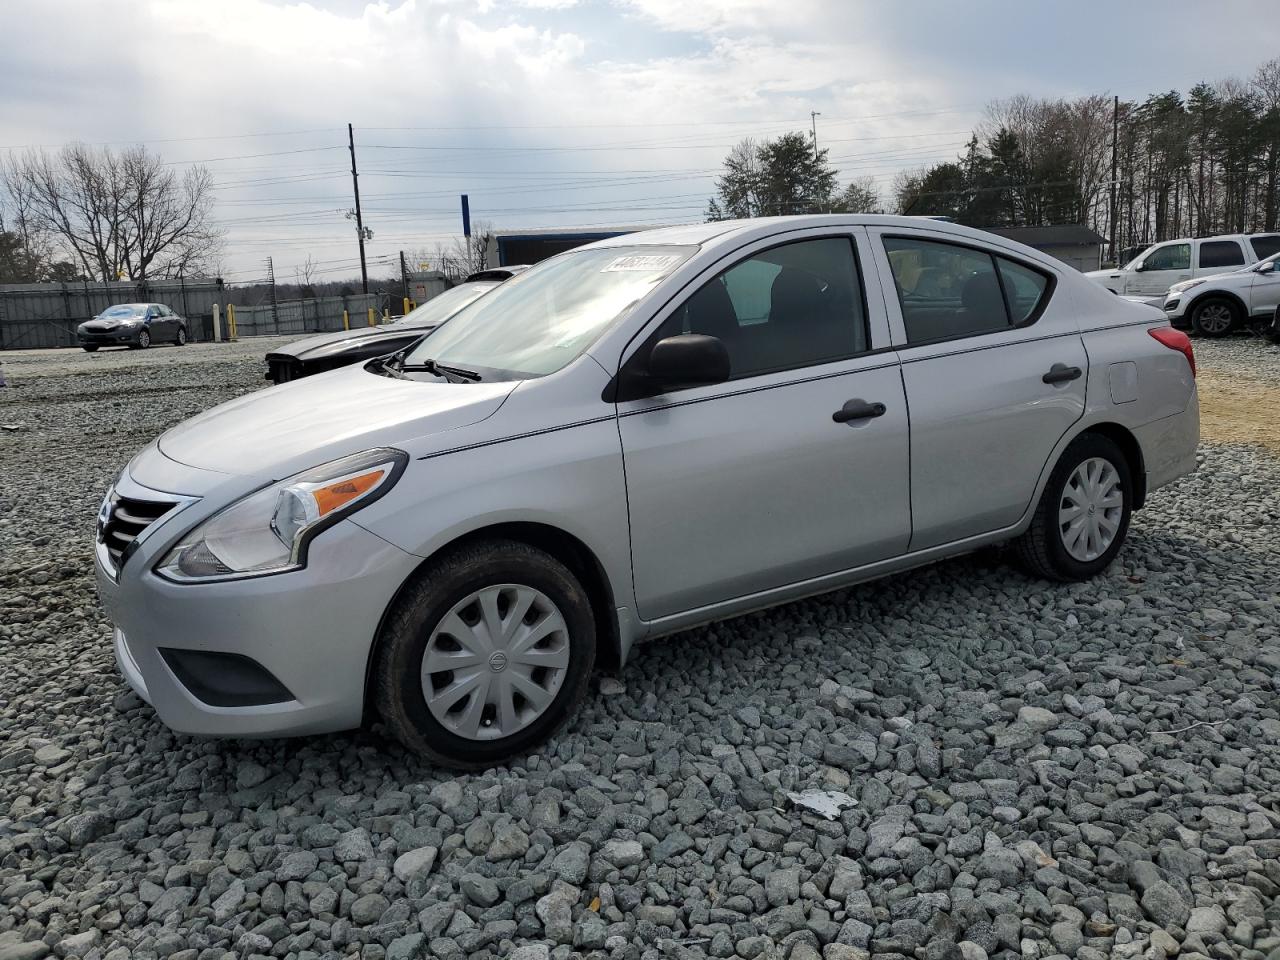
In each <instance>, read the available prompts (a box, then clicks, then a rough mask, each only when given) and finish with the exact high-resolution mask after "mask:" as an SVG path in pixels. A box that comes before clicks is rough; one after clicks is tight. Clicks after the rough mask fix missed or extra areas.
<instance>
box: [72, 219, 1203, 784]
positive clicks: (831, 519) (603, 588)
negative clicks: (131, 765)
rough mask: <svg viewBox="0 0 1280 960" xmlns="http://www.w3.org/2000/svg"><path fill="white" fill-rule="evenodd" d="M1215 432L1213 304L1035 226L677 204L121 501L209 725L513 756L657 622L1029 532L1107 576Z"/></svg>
mask: <svg viewBox="0 0 1280 960" xmlns="http://www.w3.org/2000/svg"><path fill="white" fill-rule="evenodd" d="M1198 434H1199V419H1198V406H1197V400H1196V385H1195V362H1194V357H1193V356H1192V352H1191V346H1190V343H1189V341H1188V340H1187V338H1186V336H1185V335H1184V334H1182V333H1179V332H1178V331H1175V330H1172V329H1171V328H1170V327H1169V325H1168V323H1167V321H1166V320H1165V319H1164V317H1163V316H1162V315H1161V313H1160V312H1159V311H1158V310H1153V309H1151V308H1149V307H1146V306H1143V305H1139V304H1133V303H1128V302H1125V301H1124V300H1122V299H1121V298H1119V297H1116V296H1114V295H1112V294H1111V293H1110V292H1108V291H1107V290H1105V289H1104V288H1102V287H1100V286H1098V285H1096V284H1094V283H1092V282H1091V281H1089V280H1087V279H1085V278H1084V277H1083V276H1081V275H1080V274H1078V273H1076V272H1075V271H1074V270H1073V269H1071V268H1070V267H1068V266H1066V265H1064V264H1062V263H1060V262H1058V261H1056V260H1054V259H1051V258H1049V257H1047V256H1045V255H1043V254H1040V253H1037V252H1036V251H1034V250H1032V249H1029V248H1027V247H1024V246H1021V245H1019V244H1017V243H1014V242H1011V241H1006V240H1003V239H1000V238H997V237H994V236H992V235H991V234H988V233H983V232H979V231H976V230H971V229H967V228H964V227H960V226H956V225H953V224H948V223H942V222H938V221H933V220H927V219H914V218H904V217H875V216H813V217H785V218H776V219H763V220H750V221H737V222H721V223H707V224H698V225H694V226H686V227H672V228H667V229H662V230H655V231H652V232H650V233H641V234H632V235H629V236H623V237H617V238H614V239H611V240H606V241H603V242H600V243H596V244H592V245H590V246H586V247H582V248H579V249H577V250H573V251H571V252H568V253H564V254H561V255H559V256H557V257H554V258H552V259H550V260H547V261H545V262H543V263H541V264H539V265H537V266H535V267H534V268H533V269H531V270H529V271H528V272H527V273H525V274H523V275H521V276H518V277H516V278H514V279H512V280H510V281H507V282H506V283H504V284H502V286H501V287H499V288H498V289H496V290H495V291H493V292H492V293H490V294H489V295H487V296H485V297H482V298H481V299H479V300H477V301H476V302H475V303H473V304H472V305H471V306H469V307H467V308H465V309H464V310H463V311H462V312H461V313H459V314H458V315H457V316H455V317H454V318H453V319H452V320H451V321H450V323H449V324H447V325H446V326H444V327H442V328H441V329H440V330H438V331H437V332H436V333H434V334H433V335H432V336H431V337H428V338H426V339H425V340H422V341H421V342H420V343H419V344H418V345H417V346H416V347H414V348H413V349H412V350H410V351H408V352H403V353H401V354H398V355H395V356H392V357H389V358H382V359H379V360H373V361H369V362H367V363H365V364H363V365H358V366H353V367H348V368H344V369H341V370H335V371H332V372H329V373H324V374H320V375H318V376H315V377H309V378H307V379H305V380H302V381H298V382H295V383H289V384H286V385H284V386H282V387H278V388H275V389H272V390H268V391H264V392H262V393H258V394H253V395H249V396H245V397H241V398H240V399H238V400H235V401H232V402H231V403H227V404H224V405H222V406H220V407H216V408H214V409H212V410H210V411H208V412H206V413H204V414H202V415H200V416H198V417H196V418H194V419H192V420H190V421H188V422H186V423H183V424H181V425H179V426H177V427H175V428H174V429H172V430H170V431H169V432H167V433H165V434H164V435H163V436H161V437H160V438H159V439H158V440H157V441H155V442H154V443H152V444H151V445H150V446H148V447H146V448H145V449H144V450H142V451H141V452H140V453H139V454H138V455H137V456H136V457H135V458H134V459H133V461H132V462H131V463H130V464H129V465H128V467H127V468H126V469H125V471H124V473H123V474H122V475H121V476H120V478H119V479H118V481H117V482H116V484H115V485H114V486H113V488H112V489H111V490H110V491H109V492H108V494H107V497H106V499H105V501H104V502H103V505H102V511H101V514H100V517H99V524H98V544H97V545H98V550H97V558H98V561H97V568H98V569H97V572H98V581H99V585H100V592H101V596H102V599H103V601H104V603H105V605H106V608H107V610H108V611H109V613H110V616H111V618H112V620H113V621H114V623H115V625H116V628H117V629H116V631H115V649H116V656H117V659H118V661H119V664H120V668H121V670H122V671H123V673H124V675H125V677H126V678H127V680H128V682H129V683H130V684H131V685H132V686H133V688H134V689H135V690H137V692H138V693H139V694H140V695H141V696H142V697H143V698H145V699H146V700H148V701H149V702H150V703H151V704H153V705H154V707H155V709H156V711H157V712H158V713H159V715H160V717H161V719H163V720H164V721H165V722H166V723H168V724H169V725H170V726H171V727H173V728H175V729H177V730H180V731H186V732H191V733H197V734H213V735H226V736H263V735H284V734H302V733H315V732H321V731H330V730H338V729H343V728H348V727H353V726H356V725H359V724H360V723H361V722H362V720H363V719H364V718H366V717H368V716H377V717H381V719H382V720H383V722H384V723H385V725H386V727H387V728H388V729H389V730H390V731H391V732H392V733H393V734H394V735H395V736H397V737H398V738H400V739H401V740H402V741H403V742H404V743H406V744H407V745H409V746H410V747H411V748H413V749H414V750H417V751H419V752H421V753H422V754H424V755H426V756H428V757H431V758H434V759H436V760H438V761H440V762H443V763H447V764H450V765H455V766H463V767H483V766H488V765H491V764H495V763H499V762H501V761H503V760H506V759H508V758H510V757H512V756H513V755H517V754H519V753H521V752H523V751H527V750H529V749H531V748H533V747H535V746H537V745H538V744H540V743H542V742H543V741H545V740H546V739H547V738H548V737H550V736H551V735H552V734H553V732H554V731H555V730H556V729H557V728H558V727H559V726H560V725H561V724H563V723H564V722H566V720H567V719H568V718H569V717H570V716H571V715H572V712H573V709H574V707H575V705H576V704H577V703H579V702H580V700H581V699H582V698H583V696H584V695H585V693H586V689H587V683H588V678H589V675H590V673H591V672H592V670H593V668H595V667H599V666H604V667H609V668H616V667H618V666H620V665H621V664H622V663H624V662H625V660H626V658H627V655H628V652H629V651H630V650H631V649H632V647H633V645H634V644H635V643H637V642H638V641H641V640H645V639H649V638H653V637H658V636H662V635H665V634H672V633H676V632H678V631H680V630H683V629H685V628H688V627H690V626H693V625H695V624H699V623H704V622H707V621H711V620H716V619H719V618H723V617H729V616H733V615H736V614H740V613H743V612H745V611H749V610H755V609H758V608H761V607H766V606H769V605H772V604H777V603H783V602H786V601H788V600H793V599H796V598H798V597H803V596H806V595H809V594H815V593H820V592H823V591H827V590H833V589H836V588H839V587H843V586H846V585H848V584H852V583H857V582H859V581H864V580H869V579H873V578H876V577H880V576H884V575H886V574H892V573H895V572H897V571H901V570H905V569H907V568H910V567H915V566H919V565H921V564H925V563H930V562H933V561H936V560H939V559H942V558H945V557H950V556H954V555H956V554H961V553H965V552H968V551H972V550H976V549H978V548H980V547H984V546H987V545H990V544H996V543H1002V542H1009V543H1011V544H1012V545H1013V550H1012V554H1013V555H1014V556H1015V557H1016V558H1017V559H1018V560H1019V561H1020V562H1021V563H1022V564H1023V566H1024V567H1025V568H1026V569H1027V570H1028V571H1030V572H1031V573H1032V574H1033V575H1034V576H1037V577H1043V578H1046V579H1049V580H1059V581H1078V580H1084V579H1086V578H1088V577H1092V576H1094V575H1096V574H1098V573H1099V572H1100V571H1102V570H1103V569H1105V568H1106V567H1107V565H1108V564H1110V563H1111V562H1112V561H1113V560H1114V559H1115V557H1116V555H1117V553H1118V552H1119V551H1120V550H1121V549H1122V547H1123V544H1124V541H1125V535H1126V532H1127V530H1128V528H1129V521H1130V517H1131V515H1132V511H1134V510H1136V509H1139V508H1141V507H1142V505H1143V504H1144V502H1145V501H1146V500H1147V498H1148V497H1150V496H1152V495H1153V494H1154V493H1155V491H1156V490H1157V489H1158V488H1160V487H1161V486H1163V485H1165V484H1167V483H1169V482H1170V481H1172V480H1174V479H1176V478H1177V477H1180V476H1182V475H1183V474H1185V473H1187V472H1189V471H1191V470H1193V469H1194V468H1195V462H1196V460H1195V453H1196V444H1197V440H1198ZM1028 588H1029V589H1030V588H1031V587H1030V584H1028ZM671 642H679V641H678V640H675V641H671Z"/></svg>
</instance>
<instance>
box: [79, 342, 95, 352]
mask: <svg viewBox="0 0 1280 960" xmlns="http://www.w3.org/2000/svg"><path fill="white" fill-rule="evenodd" d="M81 346H82V347H84V349H85V352H86V353H96V352H97V350H98V345H97V344H96V343H82V344H81Z"/></svg>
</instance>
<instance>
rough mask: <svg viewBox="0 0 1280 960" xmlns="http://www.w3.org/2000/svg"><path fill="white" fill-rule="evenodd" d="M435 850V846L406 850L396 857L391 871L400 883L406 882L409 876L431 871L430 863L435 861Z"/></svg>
mask: <svg viewBox="0 0 1280 960" xmlns="http://www.w3.org/2000/svg"><path fill="white" fill-rule="evenodd" d="M437 852H438V851H437V850H436V848H435V847H418V849H416V850H408V851H406V852H405V853H402V854H400V856H398V857H396V862H395V864H394V865H393V867H392V872H393V873H394V874H395V875H396V879H397V880H399V881H400V882H401V883H408V882H409V880H410V879H411V878H413V877H415V876H418V875H420V874H425V873H429V872H430V871H431V867H432V865H433V864H435V862H436V853H437Z"/></svg>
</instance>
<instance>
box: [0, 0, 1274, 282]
mask: <svg viewBox="0 0 1280 960" xmlns="http://www.w3.org/2000/svg"><path fill="white" fill-rule="evenodd" d="M1132 6H1133V9H1132V10H1131V9H1130V8H1129V7H1127V6H1124V5H1119V6H1114V5H1113V7H1112V8H1109V9H1108V28H1107V30H1104V31H1099V30H1097V28H1096V18H1092V17H1090V16H1087V15H1083V14H1081V13H1080V11H1079V10H1077V9H1071V10H1067V9H1066V8H1058V7H1052V6H1048V5H1043V4H1026V3H1020V2H1016V0H970V2H969V3H966V4H965V5H963V7H957V6H956V5H954V4H953V3H948V2H940V0H919V2H917V3H911V4H896V5H888V4H882V3H862V2H854V0H786V2H779V0H379V2H369V0H305V2H304V0H217V2H199V0H59V2H57V3H32V4H27V5H25V6H24V9H23V13H22V16H21V17H20V18H10V19H11V20H12V21H13V22H12V23H7V24H6V29H5V30H2V31H0V115H3V116H4V117H5V124H4V128H5V129H4V134H3V137H4V140H5V143H6V144H29V143H42V144H61V143H65V142H68V141H71V140H85V141H89V142H121V141H124V142H130V141H131V140H133V139H139V140H146V141H148V142H150V143H151V145H152V146H153V148H154V149H157V150H160V151H162V152H163V154H164V156H165V159H166V160H170V161H174V162H187V161H196V160H211V161H212V162H211V163H210V166H211V169H212V170H213V172H214V174H215V177H217V178H218V181H219V183H220V184H221V185H222V189H220V191H219V197H220V201H219V208H218V215H219V217H220V218H222V219H224V220H226V221H228V222H230V221H235V222H236V226H235V228H234V231H233V235H232V236H231V238H230V239H231V244H230V253H231V256H230V258H229V259H230V260H231V262H232V263H233V265H237V266H242V267H243V269H246V270H249V269H253V268H254V265H255V264H256V263H257V262H258V261H259V259H260V258H261V256H263V255H265V253H266V252H271V253H273V255H276V257H277V268H278V269H281V270H282V271H284V272H285V273H286V275H287V271H288V270H289V269H290V263H291V262H301V260H302V259H303V258H304V256H305V254H306V253H307V252H314V253H316V255H317V256H321V255H323V254H324V253H325V252H326V251H328V250H332V251H338V252H340V253H341V255H343V256H351V255H352V251H350V248H351V247H352V246H353V244H352V243H351V235H350V232H349V228H348V224H347V223H346V221H345V220H344V219H343V218H342V217H341V215H340V214H339V213H338V212H337V211H339V210H340V209H343V208H345V207H346V206H349V205H350V202H351V201H350V195H349V194H350V179H349V173H348V172H347V164H348V162H349V161H348V159H347V154H346V149H345V141H346V124H347V123H348V122H351V123H353V124H354V125H355V128H356V138H357V146H358V154H359V162H360V167H361V192H362V196H364V197H366V198H367V199H366V204H365V206H366V211H365V213H366V218H367V219H368V221H369V222H370V223H371V224H372V225H373V228H374V229H375V231H376V239H375V243H374V247H373V249H374V251H375V253H377V252H380V251H383V252H386V251H389V252H390V253H392V254H394V252H395V251H396V250H397V249H398V245H400V244H407V245H410V246H419V245H429V244H430V243H431V242H433V241H434V239H435V238H436V237H439V236H440V235H442V234H447V233H454V232H456V231H457V229H458V227H457V220H458V217H457V213H456V205H457V194H458V193H461V192H467V193H469V194H470V196H471V202H472V209H473V212H474V213H475V215H476V216H477V217H482V218H485V219H490V220H493V221H494V222H496V223H498V224H499V225H508V226H537V225H548V226H554V225H574V224H582V223H589V222H596V223H600V222H610V221H613V222H619V221H623V222H625V221H630V220H645V219H649V220H657V219H659V218H660V217H662V216H666V217H668V218H670V219H681V218H691V217H692V218H696V217H697V216H698V215H699V214H700V213H701V210H702V209H703V206H704V204H705V199H706V197H707V195H708V194H709V192H710V190H711V181H712V177H711V176H710V173H709V172H711V171H714V170H715V169H716V168H717V167H718V166H719V163H720V161H721V159H722V158H723V156H724V154H725V152H727V149H728V147H729V146H730V145H732V143H734V142H735V141H737V140H738V139H739V138H741V137H742V136H746V135H754V136H757V137H763V136H774V135H777V134H779V133H782V132H784V131H787V130H796V129H807V128H808V126H809V111H811V110H816V111H820V112H821V114H822V115H821V117H819V118H818V134H819V140H820V142H821V143H822V144H823V145H824V146H827V147H829V148H830V150H831V156H832V157H833V158H835V160H836V162H837V166H839V167H840V168H841V171H842V176H843V177H844V178H848V177H851V176H855V175H858V176H861V175H872V176H875V177H876V178H878V180H879V181H880V182H881V183H882V184H884V185H887V184H888V182H889V181H890V180H891V179H892V175H893V173H894V171H895V170H897V169H899V168H901V167H903V166H914V165H917V164H920V163H926V162H930V161H933V160H938V159H943V158H946V157H947V156H953V155H954V154H955V153H956V152H957V150H958V149H959V142H961V141H963V140H964V139H965V137H964V135H963V131H964V130H966V129H967V128H968V126H969V125H970V124H971V123H972V122H973V121H974V120H975V119H977V117H978V116H979V115H980V113H981V110H982V106H983V104H984V103H985V102H986V101H987V100H989V99H991V98H993V97H997V96H1007V95H1009V94H1010V93H1014V92H1019V91H1026V92H1030V93H1033V94H1039V95H1072V94H1074V93H1079V92H1096V91H1099V90H1107V89H1110V88H1117V92H1120V93H1121V94H1122V95H1131V96H1132V95H1142V94H1145V93H1146V92H1148V91H1150V90H1157V89H1165V88H1168V87H1182V88H1184V89H1185V87H1187V86H1189V84H1190V83H1191V82H1194V81H1195V80H1196V79H1199V78H1200V76H1201V75H1204V76H1208V77H1209V78H1216V77H1218V76H1221V75H1224V74H1228V73H1232V72H1247V71H1248V70H1249V69H1251V67H1252V65H1253V64H1255V63H1258V62H1261V60H1263V59H1266V57H1267V56H1271V55H1274V50H1275V49H1280V20H1276V18H1274V17H1270V16H1268V15H1263V16H1260V17H1257V18H1253V19H1251V21H1250V23H1251V29H1250V31H1248V33H1247V35H1242V36H1241V37H1239V38H1237V43H1236V44H1235V45H1234V46H1232V47H1231V48H1228V47H1223V48H1222V50H1221V51H1220V52H1219V51H1216V50H1214V49H1211V48H1207V47H1205V46H1204V44H1203V43H1202V42H1201V38H1200V36H1199V32H1200V31H1198V30H1197V29H1196V28H1195V27H1194V26H1193V25H1192V24H1191V23H1190V22H1188V21H1186V19H1185V18H1182V19H1181V20H1178V18H1165V20H1163V21H1160V22H1159V23H1158V24H1157V23H1155V22H1154V21H1153V20H1152V18H1151V11H1152V10H1153V9H1154V7H1148V6H1146V5H1143V4H1135V5H1132ZM1267 9H1269V8H1266V7H1264V6H1262V5H1261V4H1260V5H1259V6H1258V10H1259V11H1260V12H1265V11H1266V10H1267ZM1151 30H1156V31H1157V32H1156V33H1154V34H1152V33H1151V32H1150V31H1151ZM1135 36H1144V37H1147V38H1148V39H1147V42H1144V43H1142V44H1135V43H1134V42H1133V40H1132V38H1133V37H1135ZM300 131H306V132H300ZM249 133H252V134H269V136H255V137H244V136H242V135H244V134H249ZM188 138H201V139H188ZM217 138H224V139H217ZM287 151H297V152H287ZM262 154H270V155H269V156H258V155H262ZM230 157H235V158H238V159H226V160H224V159H220V158H230ZM632 171H638V172H637V173H634V174H633V173H632ZM610 178H611V179H610ZM642 210H648V211H649V212H641V211H642ZM267 218H271V219H267ZM334 255H335V256H336V255H337V254H336V253H335V254H334ZM291 258H292V260H291Z"/></svg>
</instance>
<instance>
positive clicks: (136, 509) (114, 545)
mask: <svg viewBox="0 0 1280 960" xmlns="http://www.w3.org/2000/svg"><path fill="white" fill-rule="evenodd" d="M175 506H177V504H175V503H173V502H171V501H166V500H135V499H134V498H133V497H122V496H119V495H115V496H112V498H111V500H110V502H109V503H108V504H107V507H106V510H105V511H104V517H103V518H102V519H101V520H100V521H99V523H98V542H99V543H101V544H102V545H103V547H105V548H106V551H107V554H108V555H109V556H110V557H111V565H112V567H114V568H115V569H116V570H117V571H118V570H119V569H120V568H121V567H122V566H124V561H125V551H126V550H128V549H129V545H130V544H132V543H133V541H135V540H136V539H138V537H139V536H141V535H142V531H143V530H146V529H147V527H149V526H151V524H153V523H155V522H156V521H157V520H159V519H160V518H161V517H163V516H164V515H165V514H166V513H168V512H169V511H170V510H172V509H173V508H174V507H175Z"/></svg>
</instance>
